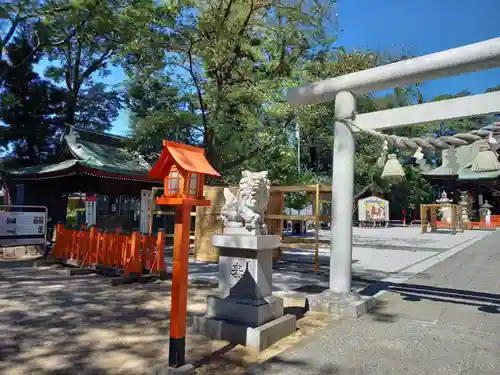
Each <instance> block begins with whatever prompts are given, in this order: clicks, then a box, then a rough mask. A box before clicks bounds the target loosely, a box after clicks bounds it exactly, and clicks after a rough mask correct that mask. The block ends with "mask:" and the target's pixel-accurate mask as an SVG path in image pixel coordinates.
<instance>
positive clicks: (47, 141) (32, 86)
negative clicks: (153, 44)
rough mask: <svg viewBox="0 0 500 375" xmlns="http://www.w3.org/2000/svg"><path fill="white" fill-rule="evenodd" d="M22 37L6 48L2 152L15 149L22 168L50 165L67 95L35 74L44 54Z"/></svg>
mask: <svg viewBox="0 0 500 375" xmlns="http://www.w3.org/2000/svg"><path fill="white" fill-rule="evenodd" d="M33 49H34V46H33V45H32V44H31V43H30V40H29V39H28V38H27V37H26V34H21V35H20V36H19V37H16V38H14V40H13V43H11V44H10V45H9V46H8V47H7V48H6V55H7V58H8V63H7V64H6V75H5V81H4V85H3V87H2V89H0V121H1V122H3V123H4V126H0V148H1V149H3V151H4V152H6V151H7V152H8V151H9V150H11V149H12V154H11V155H10V156H11V157H15V158H16V159H17V161H18V163H20V164H21V165H24V166H29V165H35V164H39V163H41V162H44V161H47V160H48V159H50V157H51V156H52V155H53V153H54V151H55V149H56V147H57V140H56V137H57V135H58V134H59V131H60V129H61V127H62V125H63V124H62V121H61V114H62V110H63V104H64V100H65V94H66V93H65V92H64V90H61V89H59V88H57V87H55V86H53V85H52V84H51V83H50V82H48V81H46V80H43V79H41V78H40V77H39V76H38V74H37V73H35V72H34V71H33V65H34V64H36V63H37V62H38V61H39V58H40V53H39V52H33Z"/></svg>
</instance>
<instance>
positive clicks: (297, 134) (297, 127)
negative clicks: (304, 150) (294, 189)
mask: <svg viewBox="0 0 500 375" xmlns="http://www.w3.org/2000/svg"><path fill="white" fill-rule="evenodd" d="M295 138H296V139H297V170H298V172H299V177H300V126H299V122H298V121H296V122H295Z"/></svg>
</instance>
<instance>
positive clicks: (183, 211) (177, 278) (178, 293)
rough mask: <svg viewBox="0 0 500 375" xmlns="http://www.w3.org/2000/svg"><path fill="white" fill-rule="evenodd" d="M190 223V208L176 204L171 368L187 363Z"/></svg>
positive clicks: (169, 354)
mask: <svg viewBox="0 0 500 375" xmlns="http://www.w3.org/2000/svg"><path fill="white" fill-rule="evenodd" d="M190 224H191V209H190V207H189V206H187V207H186V206H178V207H176V212H175V236H174V256H173V266H172V297H171V298H172V305H171V307H170V345H169V353H168V365H169V366H171V367H181V366H183V365H184V364H185V363H186V358H185V354H186V313H187V292H188V263H189V232H190Z"/></svg>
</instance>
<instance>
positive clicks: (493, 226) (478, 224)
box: [436, 220, 500, 230]
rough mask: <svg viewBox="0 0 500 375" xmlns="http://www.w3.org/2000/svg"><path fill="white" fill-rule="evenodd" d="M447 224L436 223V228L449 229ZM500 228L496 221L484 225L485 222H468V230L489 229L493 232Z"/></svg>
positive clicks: (443, 222)
mask: <svg viewBox="0 0 500 375" xmlns="http://www.w3.org/2000/svg"><path fill="white" fill-rule="evenodd" d="M449 226H450V225H449V224H448V223H447V222H446V221H439V220H438V221H436V227H437V228H439V229H444V228H449ZM496 228H500V223H499V222H498V221H491V222H490V223H486V222H485V221H470V222H469V223H468V229H490V230H495V229H496Z"/></svg>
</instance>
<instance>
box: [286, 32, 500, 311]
mask: <svg viewBox="0 0 500 375" xmlns="http://www.w3.org/2000/svg"><path fill="white" fill-rule="evenodd" d="M499 66H500V38H495V39H490V40H487V41H483V42H479V43H475V44H470V45H467V46H464V47H460V48H454V49H450V50H446V51H443V52H438V53H433V54H430V55H425V56H421V57H416V58H413V59H409V60H405V61H401V62H397V63H393V64H388V65H384V66H379V67H376V68H372V69H368V70H364V71H360V72H356V73H351V74H346V75H344V76H339V77H335V78H330V79H326V80H323V81H320V82H317V83H314V84H310V85H306V86H300V87H295V88H292V89H289V90H288V92H287V100H288V101H289V102H290V103H291V104H294V105H309V104H317V103H324V102H329V101H333V100H335V118H336V120H335V137H334V145H333V176H332V190H333V197H332V208H333V210H332V238H331V250H330V283H329V290H327V291H325V292H324V293H323V294H322V295H321V296H319V297H317V298H315V299H313V301H312V302H310V305H311V309H313V310H323V311H324V310H327V311H332V310H337V311H336V312H340V313H342V314H344V315H351V316H356V317H357V316H359V315H361V314H363V313H365V312H366V311H367V309H369V308H370V307H371V305H372V303H371V302H370V300H363V299H360V298H359V296H357V295H355V293H352V291H351V272H352V268H351V265H352V227H353V222H352V217H353V212H352V210H353V208H352V201H353V193H354V167H355V162H354V160H355V159H354V155H355V140H354V135H353V130H354V129H355V128H352V127H351V126H349V123H351V124H354V125H355V127H356V128H358V129H361V130H367V131H373V130H382V129H388V128H396V127H401V126H407V125H416V124H422V123H425V122H430V121H440V120H447V119H456V118H466V117H472V116H480V115H487V114H494V113H500V92H492V93H486V94H480V95H473V96H468V97H462V98H456V99H448V100H444V101H439V102H432V103H425V104H418V105H412V106H408V107H403V108H394V109H390V110H384V111H378V112H371V113H364V114H359V115H356V99H355V96H354V95H359V94H367V93H370V92H375V91H381V90H386V89H390V88H394V87H398V86H404V85H408V84H415V83H421V82H423V81H427V80H432V79H437V78H444V77H449V76H455V75H460V74H464V73H470V72H476V71H481V70H486V69H491V68H496V67H499Z"/></svg>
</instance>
